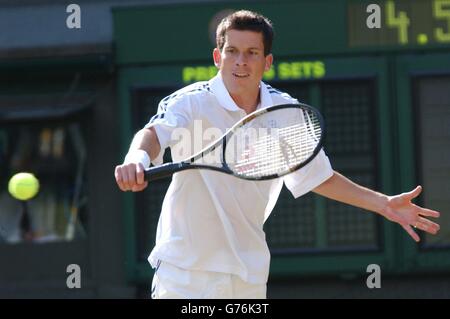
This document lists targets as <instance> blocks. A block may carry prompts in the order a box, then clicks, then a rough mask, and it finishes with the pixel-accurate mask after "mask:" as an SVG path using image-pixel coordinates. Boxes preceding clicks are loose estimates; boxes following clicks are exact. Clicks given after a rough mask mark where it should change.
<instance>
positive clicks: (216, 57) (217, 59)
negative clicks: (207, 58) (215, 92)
mask: <svg viewBox="0 0 450 319" xmlns="http://www.w3.org/2000/svg"><path fill="white" fill-rule="evenodd" d="M213 59H214V65H215V66H216V67H217V68H218V69H220V65H221V62H222V56H221V55H220V50H219V49H218V48H214V51H213Z"/></svg>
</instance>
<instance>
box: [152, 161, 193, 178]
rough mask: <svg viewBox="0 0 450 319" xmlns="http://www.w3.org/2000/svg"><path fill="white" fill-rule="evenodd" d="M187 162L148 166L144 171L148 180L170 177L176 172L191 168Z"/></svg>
mask: <svg viewBox="0 0 450 319" xmlns="http://www.w3.org/2000/svg"><path fill="white" fill-rule="evenodd" d="M189 166H190V165H189V164H187V163H166V164H163V165H160V166H155V167H150V168H147V169H146V170H145V172H144V179H145V180H146V181H154V180H157V179H161V178H165V177H170V176H172V175H173V174H174V173H176V172H179V171H183V170H185V169H188V168H190V167H189Z"/></svg>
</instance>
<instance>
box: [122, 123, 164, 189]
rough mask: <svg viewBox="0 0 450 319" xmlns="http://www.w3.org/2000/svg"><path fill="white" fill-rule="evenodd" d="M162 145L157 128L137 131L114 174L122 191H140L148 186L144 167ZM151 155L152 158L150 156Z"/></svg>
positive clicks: (155, 155)
mask: <svg viewBox="0 0 450 319" xmlns="http://www.w3.org/2000/svg"><path fill="white" fill-rule="evenodd" d="M160 151H161V146H160V144H159V140H158V136H157V135H156V132H155V129H154V128H153V127H151V128H144V129H142V130H140V131H139V132H137V133H136V135H135V136H134V137H133V140H132V142H131V145H130V149H129V150H128V154H127V156H126V157H125V161H124V163H123V164H122V165H118V166H116V169H115V172H114V175H115V178H116V183H117V185H118V186H119V188H120V189H121V190H122V191H129V190H131V191H133V192H139V191H141V190H143V189H145V188H146V187H147V184H148V183H147V182H145V181H144V169H145V168H146V167H145V166H148V165H149V164H150V163H149V162H150V159H151V160H154V159H155V158H156V157H157V156H158V154H159V152H160ZM149 156H150V158H149Z"/></svg>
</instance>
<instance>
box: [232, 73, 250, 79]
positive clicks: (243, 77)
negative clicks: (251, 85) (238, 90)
mask: <svg viewBox="0 0 450 319" xmlns="http://www.w3.org/2000/svg"><path fill="white" fill-rule="evenodd" d="M233 76H234V77H236V78H239V79H245V78H248V77H249V76H250V74H248V73H245V72H233Z"/></svg>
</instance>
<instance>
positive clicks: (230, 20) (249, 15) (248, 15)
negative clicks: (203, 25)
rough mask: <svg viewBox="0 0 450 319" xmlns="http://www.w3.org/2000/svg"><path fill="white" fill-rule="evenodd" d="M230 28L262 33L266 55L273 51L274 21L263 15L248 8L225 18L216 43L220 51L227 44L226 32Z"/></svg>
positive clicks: (221, 23) (217, 34) (217, 32)
mask: <svg viewBox="0 0 450 319" xmlns="http://www.w3.org/2000/svg"><path fill="white" fill-rule="evenodd" d="M228 30H241V31H254V32H258V33H262V35H263V42H264V55H265V56H267V55H269V54H270V53H271V52H272V42H273V36H274V32H273V26H272V22H271V21H270V20H269V19H267V18H266V17H264V16H263V15H261V14H259V13H256V12H252V11H248V10H239V11H236V12H234V13H232V14H230V15H228V16H226V17H225V18H223V20H222V21H221V22H220V24H219V25H218V26H217V31H216V44H217V48H219V50H220V51H222V49H223V46H224V44H225V34H226V32H227V31H228Z"/></svg>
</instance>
